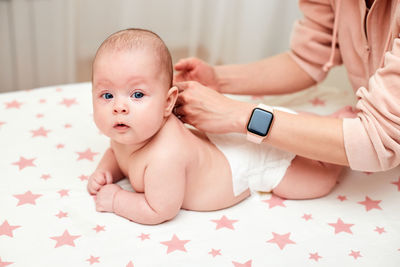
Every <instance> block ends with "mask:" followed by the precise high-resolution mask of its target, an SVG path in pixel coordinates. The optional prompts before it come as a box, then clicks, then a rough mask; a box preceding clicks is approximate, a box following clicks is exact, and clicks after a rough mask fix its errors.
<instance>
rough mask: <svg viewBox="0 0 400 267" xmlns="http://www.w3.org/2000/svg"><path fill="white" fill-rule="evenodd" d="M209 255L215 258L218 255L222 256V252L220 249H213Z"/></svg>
mask: <svg viewBox="0 0 400 267" xmlns="http://www.w3.org/2000/svg"><path fill="white" fill-rule="evenodd" d="M208 254H211V255H212V256H213V257H214V258H215V257H216V256H218V255H221V250H220V249H213V248H212V249H211V251H210V252H208Z"/></svg>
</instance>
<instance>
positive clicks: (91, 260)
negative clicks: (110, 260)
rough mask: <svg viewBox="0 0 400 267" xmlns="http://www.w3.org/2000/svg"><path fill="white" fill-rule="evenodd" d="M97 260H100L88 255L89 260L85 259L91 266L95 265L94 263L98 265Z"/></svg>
mask: <svg viewBox="0 0 400 267" xmlns="http://www.w3.org/2000/svg"><path fill="white" fill-rule="evenodd" d="M99 259H100V257H93V256H92V255H90V258H89V259H87V260H86V261H88V262H90V265H92V264H93V263H96V262H97V263H99V262H100V261H99Z"/></svg>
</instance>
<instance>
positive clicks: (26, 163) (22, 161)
mask: <svg viewBox="0 0 400 267" xmlns="http://www.w3.org/2000/svg"><path fill="white" fill-rule="evenodd" d="M35 159H36V158H32V159H26V158H24V157H19V161H17V162H13V163H12V165H18V167H19V170H22V169H25V168H26V167H36V165H35V164H33V161H34V160H35Z"/></svg>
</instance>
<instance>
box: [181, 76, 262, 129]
mask: <svg viewBox="0 0 400 267" xmlns="http://www.w3.org/2000/svg"><path fill="white" fill-rule="evenodd" d="M175 86H177V87H178V89H179V96H178V100H177V104H176V107H175V108H174V111H175V112H174V113H175V115H177V116H178V118H180V119H181V120H182V121H183V122H185V123H188V124H191V125H193V126H194V127H196V128H197V129H199V130H200V131H203V132H208V133H218V134H221V133H229V132H241V133H244V132H246V123H247V120H248V118H249V116H250V113H251V111H252V110H253V108H254V107H255V104H252V103H246V102H240V101H236V100H233V99H231V98H228V97H226V96H224V95H222V94H220V93H218V92H216V91H215V90H213V89H210V88H209V87H206V86H204V85H202V84H200V83H198V82H195V81H189V82H178V83H176V84H175Z"/></svg>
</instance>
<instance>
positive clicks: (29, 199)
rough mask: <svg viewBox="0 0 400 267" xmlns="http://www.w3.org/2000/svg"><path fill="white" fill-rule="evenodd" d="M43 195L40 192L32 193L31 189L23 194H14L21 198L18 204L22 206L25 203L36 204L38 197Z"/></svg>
mask: <svg viewBox="0 0 400 267" xmlns="http://www.w3.org/2000/svg"><path fill="white" fill-rule="evenodd" d="M41 196H42V195H40V194H32V192H31V191H26V192H25V193H24V194H22V195H14V197H16V198H18V200H19V201H18V204H17V206H21V205H24V204H32V205H36V199H37V198H39V197H41Z"/></svg>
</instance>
